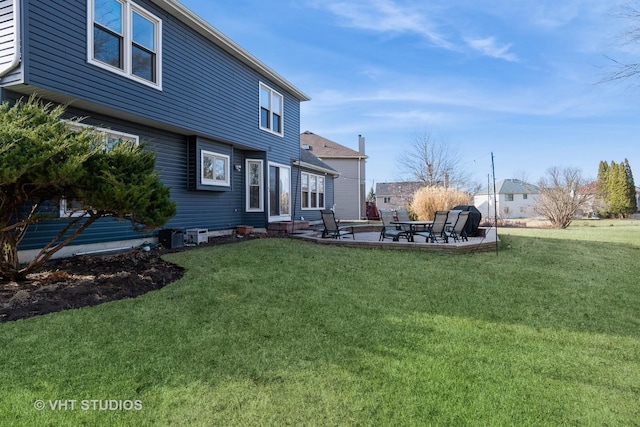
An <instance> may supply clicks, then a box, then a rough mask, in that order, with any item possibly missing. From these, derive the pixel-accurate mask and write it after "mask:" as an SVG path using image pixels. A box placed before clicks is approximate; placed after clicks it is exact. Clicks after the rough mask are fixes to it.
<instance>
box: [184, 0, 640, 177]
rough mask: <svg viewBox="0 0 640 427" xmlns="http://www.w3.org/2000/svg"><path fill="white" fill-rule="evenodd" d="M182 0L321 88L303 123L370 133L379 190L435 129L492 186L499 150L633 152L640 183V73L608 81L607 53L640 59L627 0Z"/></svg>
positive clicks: (542, 158) (541, 169) (574, 160)
mask: <svg viewBox="0 0 640 427" xmlns="http://www.w3.org/2000/svg"><path fill="white" fill-rule="evenodd" d="M182 3H183V4H184V5H185V6H186V7H188V8H189V9H191V10H192V11H193V12H195V13H196V14H197V15H199V16H200V17H202V18H203V19H205V20H206V21H208V22H209V23H211V24H212V25H213V26H214V27H216V28H217V29H218V30H220V31H221V32H223V33H224V34H225V35H226V36H228V37H229V38H231V39H232V40H234V41H235V42H236V43H238V44H239V45H241V46H242V47H243V48H245V49H246V50H248V51H249V52H250V53H251V54H253V55H254V56H255V57H257V58H258V59H260V60H261V61H263V62H264V63H265V64H267V65H268V66H269V67H271V68H272V69H274V70H275V71H276V72H278V73H279V74H280V75H282V76H283V77H285V78H286V79H287V80H289V81H290V82H291V83H293V84H294V85H296V86H297V87H298V88H299V89H301V90H302V91H303V92H305V93H306V94H308V95H309V96H310V97H311V98H312V99H311V101H309V102H305V103H303V104H302V107H301V131H305V130H309V131H311V132H313V133H316V134H318V135H321V136H324V137H325V138H328V139H330V140H333V141H335V142H338V143H340V144H343V145H346V146H348V147H351V148H353V149H357V141H358V135H360V134H361V135H363V136H364V137H365V138H366V146H367V155H368V156H369V160H368V163H367V188H369V187H371V186H372V185H373V183H374V182H385V181H395V180H401V179H409V178H410V176H407V175H404V174H403V173H402V169H401V167H400V164H399V162H398V160H397V159H398V156H399V154H400V153H401V152H403V151H409V150H410V149H411V145H412V144H413V143H414V141H415V139H416V135H424V134H427V133H428V134H431V135H432V136H434V137H436V138H439V139H441V140H442V141H444V142H446V143H447V144H448V145H450V146H451V147H454V148H455V150H457V152H458V153H459V155H460V159H461V165H462V166H463V167H464V168H465V169H466V170H467V171H469V172H470V173H471V175H472V176H473V177H474V178H475V179H476V180H477V181H478V182H479V183H481V184H483V183H486V182H487V175H488V174H489V173H491V153H493V155H494V159H495V170H496V178H497V179H503V178H519V179H526V180H528V181H529V182H533V183H535V182H536V181H537V180H538V179H539V178H540V177H541V176H543V175H544V174H545V171H546V170H547V169H548V168H549V167H552V166H558V167H578V168H580V169H582V172H583V176H585V177H587V178H595V177H596V176H597V170H598V164H599V162H600V161H601V160H605V161H607V162H610V161H612V160H613V161H616V162H620V161H623V160H624V159H625V158H628V159H629V162H630V164H631V167H632V169H633V171H634V178H635V181H636V184H637V185H639V184H640V175H639V174H640V80H638V81H635V82H633V81H626V82H624V83H601V84H598V82H599V81H601V80H602V79H603V77H604V76H605V75H606V74H607V73H608V72H610V71H612V68H611V64H612V63H611V61H610V60H608V59H607V56H609V57H612V58H615V59H616V60H619V61H621V62H637V61H638V58H639V57H640V45H638V44H636V45H631V44H628V43H625V41H624V39H623V37H622V35H623V34H624V32H625V31H626V30H628V29H629V28H631V22H630V21H629V20H625V19H622V18H620V17H619V16H616V14H617V13H618V12H620V10H621V9H620V5H621V4H622V3H624V1H622V0H563V1H561V2H558V1H557V0H536V1H524V0H485V1H482V2H480V1H476V0H429V1H426V0H342V1H340V0H278V1H269V0H267V1H265V0H261V1H259V0H182ZM638 25H639V26H640V23H638ZM285 120H286V118H285ZM285 126H286V122H285Z"/></svg>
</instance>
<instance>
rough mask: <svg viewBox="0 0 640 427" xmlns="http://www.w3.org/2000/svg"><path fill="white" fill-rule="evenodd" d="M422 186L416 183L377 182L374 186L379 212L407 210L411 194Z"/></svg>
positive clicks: (420, 183) (411, 197) (422, 184)
mask: <svg viewBox="0 0 640 427" xmlns="http://www.w3.org/2000/svg"><path fill="white" fill-rule="evenodd" d="M424 186H425V184H424V183H422V182H418V181H406V182H379V183H377V184H376V206H377V207H378V209H380V210H388V209H407V204H408V203H409V202H411V200H412V199H413V194H414V193H415V192H416V191H418V190H419V189H421V188H422V187H424Z"/></svg>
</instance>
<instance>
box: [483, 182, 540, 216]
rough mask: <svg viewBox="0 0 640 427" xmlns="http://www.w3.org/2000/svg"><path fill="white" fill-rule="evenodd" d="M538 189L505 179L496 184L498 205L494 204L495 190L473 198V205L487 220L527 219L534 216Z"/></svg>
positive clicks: (486, 191)
mask: <svg viewBox="0 0 640 427" xmlns="http://www.w3.org/2000/svg"><path fill="white" fill-rule="evenodd" d="M539 194H540V192H539V190H538V187H536V186H535V185H532V184H528V183H526V182H524V181H521V180H519V179H503V180H500V181H498V182H496V198H497V204H496V205H495V207H494V203H493V188H485V189H484V190H482V191H481V192H479V193H478V194H476V195H475V196H474V197H473V204H474V205H475V207H476V208H478V210H479V211H480V213H482V216H483V217H485V218H494V217H495V212H496V210H497V213H498V218H502V219H510V218H526V217H531V216H534V215H535V213H534V206H535V204H536V201H537V198H538V195H539Z"/></svg>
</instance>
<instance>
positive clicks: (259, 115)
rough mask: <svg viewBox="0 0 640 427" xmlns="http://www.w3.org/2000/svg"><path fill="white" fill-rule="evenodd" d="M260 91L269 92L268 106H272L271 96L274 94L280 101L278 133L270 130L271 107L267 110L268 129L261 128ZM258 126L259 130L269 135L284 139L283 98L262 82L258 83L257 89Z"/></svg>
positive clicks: (271, 121) (271, 125) (271, 120)
mask: <svg viewBox="0 0 640 427" xmlns="http://www.w3.org/2000/svg"><path fill="white" fill-rule="evenodd" d="M262 89H266V90H268V91H269V94H270V96H271V102H270V104H269V105H273V95H274V94H275V95H277V96H279V97H280V99H281V100H282V103H281V105H280V111H281V113H282V114H280V132H276V131H274V130H273V129H272V128H273V118H272V115H273V107H271V108H270V109H269V115H270V117H269V119H270V122H269V123H270V127H263V126H262V104H261V103H260V92H261V90H262ZM258 126H259V127H260V129H261V130H263V131H265V132H269V133H271V134H273V135H278V136H281V137H284V96H283V95H282V94H281V93H280V92H278V91H276V90H274V89H272V88H271V87H269V86H267V85H266V84H264V83H262V82H260V88H259V89H258Z"/></svg>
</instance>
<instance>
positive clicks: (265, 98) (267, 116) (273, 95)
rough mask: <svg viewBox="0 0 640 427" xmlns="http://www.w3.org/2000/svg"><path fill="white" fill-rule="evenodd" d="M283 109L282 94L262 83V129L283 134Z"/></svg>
mask: <svg viewBox="0 0 640 427" xmlns="http://www.w3.org/2000/svg"><path fill="white" fill-rule="evenodd" d="M283 109H284V105H283V97H282V95H280V94H279V93H278V92H276V91H275V90H273V89H271V88H270V87H269V86H267V85H265V84H263V83H260V129H263V130H266V131H269V132H272V133H275V134H277V135H280V136H282V133H283V130H282V128H283V118H282V112H283Z"/></svg>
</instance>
